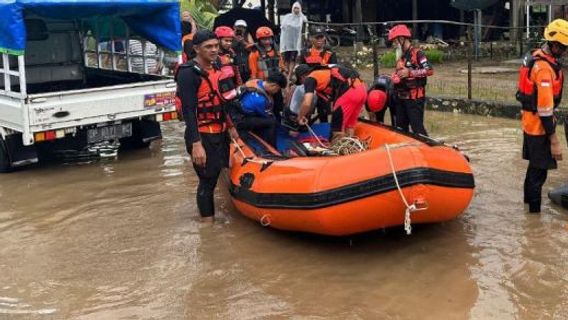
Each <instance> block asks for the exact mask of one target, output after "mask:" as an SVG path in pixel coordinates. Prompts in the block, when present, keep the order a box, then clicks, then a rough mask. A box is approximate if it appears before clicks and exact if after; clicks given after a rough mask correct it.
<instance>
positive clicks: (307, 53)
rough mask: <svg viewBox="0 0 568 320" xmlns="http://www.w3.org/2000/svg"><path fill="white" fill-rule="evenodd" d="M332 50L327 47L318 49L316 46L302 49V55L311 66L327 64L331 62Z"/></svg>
mask: <svg viewBox="0 0 568 320" xmlns="http://www.w3.org/2000/svg"><path fill="white" fill-rule="evenodd" d="M332 54H333V53H332V52H331V51H329V50H326V49H323V50H322V51H318V50H317V49H316V48H314V47H311V48H310V49H309V50H302V56H303V57H304V60H305V61H306V64H307V65H309V66H317V65H326V64H329V60H330V59H331V56H332Z"/></svg>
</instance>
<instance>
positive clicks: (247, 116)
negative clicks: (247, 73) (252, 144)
mask: <svg viewBox="0 0 568 320" xmlns="http://www.w3.org/2000/svg"><path fill="white" fill-rule="evenodd" d="M286 85H287V80H286V77H285V76H284V75H283V74H282V73H273V74H271V75H269V76H268V78H267V79H266V80H260V79H252V80H249V81H247V82H245V84H244V85H243V86H241V87H240V97H239V103H238V105H239V107H238V108H233V109H232V112H231V117H232V119H233V121H234V123H235V126H236V128H237V130H238V131H239V132H243V131H251V132H253V133H254V134H256V135H258V136H259V137H261V138H262V139H263V140H264V141H266V142H268V143H269V144H271V145H272V146H276V125H277V121H276V118H275V116H274V113H273V105H274V95H276V94H279V93H280V91H281V90H282V88H286Z"/></svg>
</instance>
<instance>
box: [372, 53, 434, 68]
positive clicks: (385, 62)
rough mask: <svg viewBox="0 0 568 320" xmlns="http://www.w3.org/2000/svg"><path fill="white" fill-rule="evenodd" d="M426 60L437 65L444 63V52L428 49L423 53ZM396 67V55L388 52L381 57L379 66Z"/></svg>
mask: <svg viewBox="0 0 568 320" xmlns="http://www.w3.org/2000/svg"><path fill="white" fill-rule="evenodd" d="M424 54H426V58H428V61H430V63H432V64H438V63H441V62H442V61H444V52H443V51H442V50H438V49H428V50H425V51H424ZM395 65H396V54H395V53H394V52H392V51H389V52H387V53H385V54H383V55H382V56H381V66H382V67H387V68H394V67H395Z"/></svg>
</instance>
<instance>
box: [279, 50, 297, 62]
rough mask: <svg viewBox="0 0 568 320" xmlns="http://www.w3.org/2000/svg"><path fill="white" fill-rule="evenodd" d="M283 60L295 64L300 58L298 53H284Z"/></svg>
mask: <svg viewBox="0 0 568 320" xmlns="http://www.w3.org/2000/svg"><path fill="white" fill-rule="evenodd" d="M282 58H283V59H284V61H285V62H294V61H296V59H297V58H298V51H286V52H282Z"/></svg>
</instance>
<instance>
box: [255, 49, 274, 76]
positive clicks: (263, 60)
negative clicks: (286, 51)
mask: <svg viewBox="0 0 568 320" xmlns="http://www.w3.org/2000/svg"><path fill="white" fill-rule="evenodd" d="M255 48H256V50H257V51H258V53H259V55H258V60H257V62H256V65H257V68H258V70H259V72H260V73H262V78H263V79H267V78H268V76H269V75H271V74H273V73H278V72H280V55H279V54H278V50H277V48H275V47H272V50H270V51H267V50H266V49H265V48H264V47H263V46H260V45H258V44H255ZM271 51H274V55H272V56H270V54H269V53H270V52H271Z"/></svg>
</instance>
